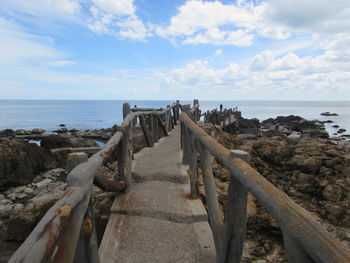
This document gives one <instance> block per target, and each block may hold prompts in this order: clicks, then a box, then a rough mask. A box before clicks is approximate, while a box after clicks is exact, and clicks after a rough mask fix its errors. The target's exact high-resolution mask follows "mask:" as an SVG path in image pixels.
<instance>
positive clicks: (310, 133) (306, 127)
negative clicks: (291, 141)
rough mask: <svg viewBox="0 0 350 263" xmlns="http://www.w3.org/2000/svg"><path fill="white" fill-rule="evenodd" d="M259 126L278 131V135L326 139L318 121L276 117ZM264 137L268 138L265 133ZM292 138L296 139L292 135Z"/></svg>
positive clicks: (296, 117) (321, 124) (325, 133)
mask: <svg viewBox="0 0 350 263" xmlns="http://www.w3.org/2000/svg"><path fill="white" fill-rule="evenodd" d="M261 126H262V127H263V128H265V129H269V130H271V131H272V130H274V131H276V130H277V131H278V133H280V134H284V135H285V136H289V135H290V134H292V133H293V132H299V133H301V135H302V136H306V137H320V138H328V137H329V135H328V132H327V131H326V130H325V126H324V124H323V123H321V122H318V121H308V120H305V119H303V118H301V117H299V116H294V115H289V116H286V117H284V116H278V117H277V118H275V119H273V118H270V119H267V120H264V121H263V122H262V123H261ZM265 135H266V136H269V134H268V133H266V132H265ZM293 137H296V135H294V136H293Z"/></svg>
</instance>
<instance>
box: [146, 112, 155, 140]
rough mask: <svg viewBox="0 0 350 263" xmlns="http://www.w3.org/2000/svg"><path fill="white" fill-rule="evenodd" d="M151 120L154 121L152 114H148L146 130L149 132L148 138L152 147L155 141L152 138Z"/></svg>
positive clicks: (152, 124) (152, 122) (152, 126)
mask: <svg viewBox="0 0 350 263" xmlns="http://www.w3.org/2000/svg"><path fill="white" fill-rule="evenodd" d="M153 119H154V116H153V114H150V115H149V116H148V130H149V137H150V140H151V144H152V146H153V144H154V143H155V141H156V140H155V138H154V120H153Z"/></svg>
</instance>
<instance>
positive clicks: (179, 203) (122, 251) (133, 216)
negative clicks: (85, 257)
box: [99, 127, 215, 263]
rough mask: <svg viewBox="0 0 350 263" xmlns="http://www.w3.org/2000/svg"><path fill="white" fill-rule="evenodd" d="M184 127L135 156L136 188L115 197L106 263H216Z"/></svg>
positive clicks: (104, 249) (101, 251)
mask: <svg viewBox="0 0 350 263" xmlns="http://www.w3.org/2000/svg"><path fill="white" fill-rule="evenodd" d="M187 168H188V167H185V166H182V165H181V149H180V128H179V127H176V128H175V129H174V130H173V131H172V132H171V134H170V135H169V136H168V137H164V138H162V139H161V140H160V141H159V142H158V143H156V144H155V145H154V147H152V148H145V149H143V150H142V151H140V152H139V153H137V154H136V155H135V161H134V168H133V179H134V183H133V184H132V189H131V192H130V193H124V194H120V195H119V196H117V197H116V198H115V201H114V203H113V206H112V208H111V215H110V218H109V221H108V225H107V228H106V231H105V234H104V237H103V239H102V242H101V246H100V249H99V254H100V260H101V262H102V263H105V262H121V263H124V262H125V263H126V262H127V263H134V262H135V263H136V262H164V263H165V262H215V246H214V242H213V239H212V233H211V230H210V228H209V225H208V218H207V214H206V211H205V209H204V207H203V205H202V202H201V201H200V200H199V199H198V200H192V199H189V193H190V189H189V182H188V178H187V175H186V173H185V171H186V169H187Z"/></svg>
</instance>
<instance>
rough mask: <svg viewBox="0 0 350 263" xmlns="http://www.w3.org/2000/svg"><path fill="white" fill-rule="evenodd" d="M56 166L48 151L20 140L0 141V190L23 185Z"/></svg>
mask: <svg viewBox="0 0 350 263" xmlns="http://www.w3.org/2000/svg"><path fill="white" fill-rule="evenodd" d="M56 165H57V163H56V161H55V158H54V157H53V155H52V154H51V152H50V151H47V150H46V149H43V148H41V147H39V146H37V145H35V144H32V143H28V142H26V141H24V140H21V139H16V138H11V139H0V189H1V188H5V187H7V186H10V185H12V186H15V185H23V184H27V183H29V182H31V181H32V179H33V178H34V177H35V176H36V175H37V174H39V173H40V172H42V171H45V170H48V169H50V168H54V167H55V166H56Z"/></svg>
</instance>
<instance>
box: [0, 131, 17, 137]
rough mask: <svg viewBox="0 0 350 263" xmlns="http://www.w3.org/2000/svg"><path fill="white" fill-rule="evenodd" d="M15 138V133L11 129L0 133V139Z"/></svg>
mask: <svg viewBox="0 0 350 263" xmlns="http://www.w3.org/2000/svg"><path fill="white" fill-rule="evenodd" d="M14 136H15V132H14V131H13V130H11V129H6V130H2V131H0V138H11V137H14Z"/></svg>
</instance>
